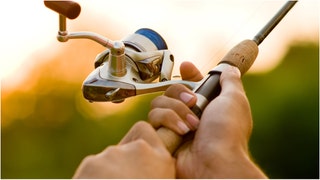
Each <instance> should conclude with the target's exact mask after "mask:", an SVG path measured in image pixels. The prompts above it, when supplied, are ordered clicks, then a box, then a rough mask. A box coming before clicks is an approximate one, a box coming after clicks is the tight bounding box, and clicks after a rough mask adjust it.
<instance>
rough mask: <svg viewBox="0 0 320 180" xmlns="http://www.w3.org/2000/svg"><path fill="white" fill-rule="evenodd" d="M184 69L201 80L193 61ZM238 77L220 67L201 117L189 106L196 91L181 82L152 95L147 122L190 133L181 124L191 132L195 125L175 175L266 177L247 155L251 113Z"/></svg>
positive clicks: (188, 75) (186, 76)
mask: <svg viewBox="0 0 320 180" xmlns="http://www.w3.org/2000/svg"><path fill="white" fill-rule="evenodd" d="M180 71H181V75H182V78H183V79H185V80H192V81H198V80H201V79H202V75H201V74H200V72H199V71H198V70H197V68H196V67H195V66H194V65H193V64H191V63H188V62H186V63H183V64H182V66H181V70H180ZM240 76H241V75H240V72H239V70H238V69H237V68H235V67H232V66H230V68H228V69H227V70H225V71H223V72H222V74H221V77H220V84H221V88H222V90H221V93H220V95H219V96H218V97H217V98H215V99H214V100H213V101H211V102H210V103H209V104H208V106H207V107H206V109H205V110H204V112H203V114H202V117H201V120H199V119H198V118H197V117H196V116H195V115H194V114H193V113H192V111H191V110H190V109H189V108H190V107H192V106H194V105H195V103H196V96H195V94H194V93H192V92H191V91H190V90H189V89H187V88H186V87H184V86H182V85H173V86H171V87H169V88H168V89H167V91H166V92H165V94H164V95H163V96H159V97H157V98H156V99H154V100H153V102H152V109H151V111H150V113H149V121H150V123H151V124H152V125H153V126H154V127H155V128H159V127H160V126H165V127H167V128H169V129H171V130H172V131H174V132H176V133H177V134H180V135H183V134H185V133H187V132H188V131H187V130H186V129H185V128H183V126H182V125H181V124H182V123H183V124H185V125H186V126H187V127H188V129H189V131H193V130H197V131H196V132H195V136H194V139H190V140H188V141H187V142H186V143H184V144H183V145H182V146H180V148H179V149H178V151H177V152H176V154H175V156H176V158H177V163H176V173H177V178H266V176H265V175H264V173H263V172H262V171H261V170H260V169H259V168H258V166H257V165H256V164H255V163H254V162H253V161H252V160H251V158H250V155H249V151H248V141H249V137H250V135H251V130H252V117H251V110H250V105H249V102H248V99H247V97H246V95H245V92H244V89H243V86H242V82H241V79H240ZM186 93H187V94H189V95H190V96H188V97H187V96H186V95H185V94H186ZM186 97H187V98H186ZM164 114H166V115H164Z"/></svg>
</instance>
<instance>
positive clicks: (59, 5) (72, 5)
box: [44, 0, 81, 19]
mask: <svg viewBox="0 0 320 180" xmlns="http://www.w3.org/2000/svg"><path fill="white" fill-rule="evenodd" d="M44 5H45V6H46V7H47V8H49V9H51V10H53V11H55V12H57V13H59V14H61V15H63V16H65V17H67V18H69V19H75V18H77V17H78V16H79V14H80V11H81V7H80V5H79V4H78V3H76V2H73V1H49V0H45V1H44Z"/></svg>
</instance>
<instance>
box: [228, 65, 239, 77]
mask: <svg viewBox="0 0 320 180" xmlns="http://www.w3.org/2000/svg"><path fill="white" fill-rule="evenodd" d="M230 70H231V71H232V72H233V73H235V74H236V75H237V76H238V77H241V72H240V70H239V68H237V67H235V66H230Z"/></svg>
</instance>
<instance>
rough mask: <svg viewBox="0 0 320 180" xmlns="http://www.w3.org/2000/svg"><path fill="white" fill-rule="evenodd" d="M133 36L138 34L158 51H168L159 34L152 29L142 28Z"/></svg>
mask: <svg viewBox="0 0 320 180" xmlns="http://www.w3.org/2000/svg"><path fill="white" fill-rule="evenodd" d="M135 34H140V35H143V36H145V37H147V38H148V39H150V40H151V41H152V42H153V43H154V45H156V47H157V48H158V50H163V49H168V46H167V43H166V41H165V40H164V39H163V38H162V37H161V36H160V34H158V33H157V32H155V31H154V30H152V29H148V28H142V29H139V30H137V31H136V32H135Z"/></svg>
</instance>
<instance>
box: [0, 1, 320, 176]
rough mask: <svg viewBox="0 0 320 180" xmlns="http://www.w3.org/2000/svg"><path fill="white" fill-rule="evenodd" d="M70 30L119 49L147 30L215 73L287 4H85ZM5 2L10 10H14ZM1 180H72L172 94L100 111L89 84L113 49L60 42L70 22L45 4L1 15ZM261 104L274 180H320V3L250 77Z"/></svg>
mask: <svg viewBox="0 0 320 180" xmlns="http://www.w3.org/2000/svg"><path fill="white" fill-rule="evenodd" d="M77 2H79V3H80V5H81V7H82V12H81V14H80V16H79V17H78V18H77V19H75V20H72V21H68V30H69V31H78V30H81V31H83V30H85V31H94V32H97V33H99V34H102V35H105V36H107V37H108V38H110V39H112V40H117V39H122V38H124V37H125V36H127V35H129V34H131V33H133V32H134V31H136V30H137V29H139V28H142V27H148V28H151V29H154V30H156V31H157V32H159V33H160V34H161V35H162V36H163V37H164V39H165V40H166V41H167V44H168V46H169V49H170V50H171V51H172V53H173V54H174V55H175V60H176V61H175V63H176V64H175V68H174V72H173V74H179V72H178V68H179V65H180V63H181V62H182V61H186V60H187V61H192V62H194V64H195V65H196V66H197V67H199V69H200V70H201V72H203V74H205V73H206V72H207V71H208V70H210V69H211V68H212V67H214V65H215V64H217V62H219V60H220V59H221V57H223V55H224V54H225V53H226V52H227V51H228V50H229V49H230V48H231V47H232V46H234V45H235V44H236V43H238V42H240V41H241V40H243V39H247V38H252V37H253V36H254V35H255V33H257V32H258V31H259V30H260V29H261V28H262V27H263V25H264V24H265V23H266V22H267V21H268V20H269V19H270V18H271V17H272V16H273V14H274V13H275V12H277V10H278V9H279V8H280V7H281V6H282V4H284V3H285V1H216V0H214V1H211V0H201V1H195V0H162V1H160V0H152V1H146V0H137V1H130V0H119V1H109V0H106V1H102V0H101V1H98V0H95V1H86V0H82V1H77ZM3 3H4V2H3ZM0 13H1V14H0V15H1V22H2V25H3V27H2V28H1V30H0V32H1V34H2V41H1V44H0V45H1V53H0V57H1V58H0V60H1V66H0V71H1V74H0V75H1V178H70V177H72V175H73V173H74V171H75V169H76V167H77V166H78V165H79V163H80V161H81V160H82V159H83V158H84V157H85V156H87V155H89V154H95V153H98V152H100V151H102V150H103V149H104V148H105V147H106V146H108V145H111V144H116V143H117V142H118V141H119V140H120V139H121V137H123V135H124V134H125V133H126V132H127V131H128V129H129V128H130V127H131V126H132V125H133V124H134V123H135V122H137V121H139V120H146V119H147V114H148V111H149V104H150V102H151V100H152V99H153V98H154V97H156V96H158V95H160V94H161V93H155V94H149V95H144V96H139V97H134V98H129V99H127V100H125V102H123V103H121V104H112V103H89V102H87V101H86V100H85V99H84V98H83V97H82V93H81V84H82V82H83V80H84V79H85V78H86V76H87V75H88V74H89V73H90V72H91V71H92V70H93V68H94V66H93V62H94V58H95V56H96V55H97V54H98V53H100V52H101V51H103V50H104V48H103V47H101V46H100V45H99V44H96V43H95V42H91V41H89V40H71V41H69V42H66V43H59V42H57V41H56V39H55V36H56V33H57V30H58V15H57V14H56V13H54V12H52V11H51V10H49V9H47V8H45V6H44V5H43V1H22V0H21V1H6V2H5V3H4V5H3V6H1V7H0ZM243 83H244V86H245V89H246V92H247V96H248V98H249V101H250V103H251V107H252V113H253V118H254V130H253V134H252V138H251V141H250V151H251V153H252V157H253V158H254V159H255V161H256V162H257V163H258V164H259V165H260V166H261V168H262V169H263V170H264V171H265V172H266V174H267V175H268V176H269V177H270V178H319V2H318V1H316V0H314V1H299V2H298V3H297V4H296V6H295V7H294V8H293V9H292V11H290V12H289V13H288V15H287V17H285V19H284V20H283V21H282V22H281V23H280V24H279V25H278V26H277V27H276V29H275V30H274V31H273V32H272V33H271V34H270V35H269V37H267V39H266V40H265V41H264V42H263V43H262V44H261V45H260V53H259V56H258V58H257V60H256V62H255V64H254V65H253V67H252V68H251V69H250V71H249V72H248V73H247V74H246V75H245V76H244V77H243Z"/></svg>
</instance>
